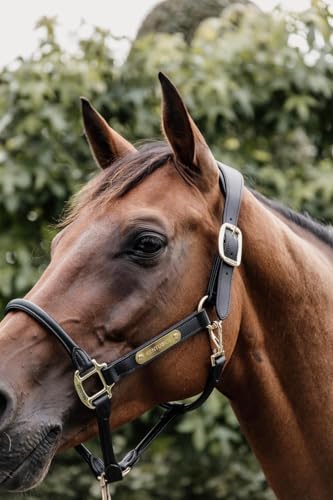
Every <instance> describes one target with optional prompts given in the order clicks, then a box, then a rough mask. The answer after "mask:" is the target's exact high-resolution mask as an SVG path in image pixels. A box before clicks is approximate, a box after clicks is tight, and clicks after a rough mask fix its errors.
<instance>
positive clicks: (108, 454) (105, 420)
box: [5, 162, 243, 500]
mask: <svg viewBox="0 0 333 500" xmlns="http://www.w3.org/2000/svg"><path fill="white" fill-rule="evenodd" d="M217 165H218V168H219V172H220V188H221V191H222V192H223V193H224V195H225V206H224V213H223V221H222V225H221V228H220V232H219V239H218V253H217V255H216V256H215V258H214V262H213V266H212V270H211V274H210V278H209V283H208V287H207V294H206V295H205V296H204V297H203V298H202V299H201V301H200V303H199V306H198V310H197V311H195V312H194V313H192V314H191V315H189V316H187V317H186V318H184V319H183V320H182V321H180V322H179V323H177V324H175V325H172V326H171V327H170V328H168V329H167V330H165V331H163V332H162V333H160V334H159V335H157V336H155V337H154V338H152V339H150V340H149V341H147V342H145V343H144V344H142V345H141V346H140V347H138V348H137V349H134V350H133V351H131V352H129V353H128V354H126V355H125V356H123V357H122V358H120V359H118V360H117V361H114V362H112V363H98V362H97V361H96V360H95V359H92V358H91V357H90V356H89V354H88V353H87V352H86V351H85V350H84V349H82V348H81V347H79V346H78V345H77V344H76V343H75V342H74V341H73V340H72V338H71V337H70V336H69V335H68V334H67V333H66V331H65V330H64V329H63V328H62V327H61V326H60V325H59V323H57V321H55V320H54V319H53V318H52V317H51V316H50V315H49V314H47V313H46V312H45V311H44V310H43V309H41V308H40V307H39V306H37V305H36V304H33V303H32V302H30V301H28V300H25V299H14V300H12V301H11V302H9V303H8V304H7V306H6V309H5V313H6V314H7V313H8V312H10V311H16V310H19V311H23V312H25V313H26V314H28V315H29V316H30V317H32V318H33V319H34V320H36V321H37V322H38V323H39V324H40V325H41V326H43V327H44V328H45V329H46V330H47V331H49V332H50V333H52V334H53V335H54V336H55V337H56V338H57V339H58V340H59V342H60V343H61V344H62V346H63V347H64V349H65V350H66V351H67V353H68V355H69V356H70V358H71V360H72V363H73V365H74V367H75V373H74V387H75V390H76V392H77V394H78V397H79V398H80V400H81V402H82V403H83V404H84V405H85V406H87V407H88V408H89V409H91V410H94V411H95V412H96V418H97V422H98V429H99V439H100V445H101V449H102V455H103V460H101V459H100V458H98V457H96V456H94V455H93V454H92V453H91V452H90V451H89V450H88V449H87V448H86V447H85V446H84V445H83V444H80V445H78V446H77V447H76V450H77V451H78V453H79V454H80V455H81V457H82V458H83V459H84V460H85V461H86V462H87V463H88V465H89V466H90V469H91V470H92V472H93V474H94V475H95V477H96V478H97V479H98V480H99V481H100V487H101V495H102V500H108V499H111V496H110V492H109V489H108V485H109V483H112V482H115V481H119V480H121V479H123V477H125V476H126V475H127V474H128V472H129V471H130V470H131V469H132V467H133V466H134V465H135V464H136V462H137V461H138V460H139V458H140V457H141V455H142V453H143V452H144V451H145V449H146V448H147V447H148V446H149V445H150V444H151V442H152V441H153V440H154V439H155V438H156V437H157V436H158V435H159V434H160V433H161V432H162V431H163V429H164V428H165V427H166V426H167V425H168V424H169V423H170V422H171V421H172V420H174V419H175V418H176V417H177V416H179V415H182V414H184V413H187V412H189V411H192V410H195V409H196V408H198V407H199V406H201V405H202V404H203V403H204V402H205V401H206V400H207V398H208V397H209V396H210V394H211V393H212V391H213V389H214V387H215V385H216V383H217V382H218V381H219V379H220V375H221V373H222V369H223V366H224V363H225V354H224V349H223V337H222V324H223V321H224V319H225V318H226V317H227V316H228V313H229V303H230V295H231V284H232V275H233V271H234V268H235V267H238V266H239V265H240V262H241V256H242V233H241V230H240V229H239V228H238V226H237V222H238V215H239V210H240V205H241V200H242V190H243V177H242V175H241V174H240V173H239V172H237V171H236V170H234V169H232V168H230V167H228V166H227V165H224V164H222V163H220V162H217ZM205 305H210V306H215V309H216V313H217V316H218V318H219V319H218V320H215V321H213V322H212V321H211V320H210V319H209V317H208V314H207V311H206V309H205V308H204V306H205ZM204 329H207V330H208V334H209V340H210V344H211V348H212V355H211V367H210V371H209V375H208V379H207V382H206V385H205V388H204V390H203V392H202V394H201V395H200V396H198V398H197V399H196V400H195V401H193V402H191V403H187V404H186V403H164V404H162V405H161V407H162V408H163V409H164V412H163V413H162V416H161V417H160V419H159V421H158V422H157V423H156V424H155V425H154V427H153V428H152V429H151V430H150V431H149V432H148V433H147V434H146V435H145V436H144V438H143V439H142V440H141V441H140V443H139V444H138V445H137V446H136V447H135V448H134V449H133V450H131V451H129V452H128V453H127V454H126V455H125V457H124V458H123V459H122V460H120V461H119V462H118V461H117V459H116V457H115V454H114V450H113V444H112V435H111V431H110V425H109V419H110V417H111V411H112V388H113V386H114V385H115V384H116V383H117V382H118V381H119V380H121V379H122V378H123V377H125V376H126V375H128V374H129V373H131V372H133V371H135V370H137V369H139V368H141V367H144V366H146V365H147V364H148V363H151V362H152V361H154V360H155V359H156V358H157V357H159V356H161V355H162V354H163V353H164V352H166V351H168V350H169V349H171V348H172V347H173V346H175V345H178V344H179V343H180V342H184V341H185V340H187V339H188V338H190V337H191V336H192V335H195V334H196V333H198V332H200V331H202V330H204ZM91 377H97V378H98V379H99V382H100V384H99V385H100V389H99V390H98V391H97V392H96V393H95V394H89V393H88V392H87V390H86V389H85V382H86V381H87V380H88V379H90V378H91Z"/></svg>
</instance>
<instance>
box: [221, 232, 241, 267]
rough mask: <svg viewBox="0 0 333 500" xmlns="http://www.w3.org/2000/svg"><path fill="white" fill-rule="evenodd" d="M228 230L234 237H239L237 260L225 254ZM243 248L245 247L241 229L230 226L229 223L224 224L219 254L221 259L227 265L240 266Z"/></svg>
mask: <svg viewBox="0 0 333 500" xmlns="http://www.w3.org/2000/svg"><path fill="white" fill-rule="evenodd" d="M227 230H228V231H231V232H232V234H233V236H235V237H237V240H238V248H237V255H236V258H235V259H233V258H231V257H228V256H227V255H226V254H225V247H224V239H225V236H226V232H227ZM242 247H243V236H242V231H241V230H240V229H239V227H237V226H235V225H234V224H229V222H225V223H224V224H222V226H221V228H220V232H219V254H220V257H221V259H222V260H223V261H224V262H225V263H226V264H229V266H232V267H238V266H240V263H241V260H242Z"/></svg>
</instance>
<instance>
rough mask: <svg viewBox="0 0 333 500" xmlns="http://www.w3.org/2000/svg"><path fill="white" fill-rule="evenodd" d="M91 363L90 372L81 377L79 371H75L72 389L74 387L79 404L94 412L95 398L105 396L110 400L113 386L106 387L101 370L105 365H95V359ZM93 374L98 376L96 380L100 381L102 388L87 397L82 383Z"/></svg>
mask: <svg viewBox="0 0 333 500" xmlns="http://www.w3.org/2000/svg"><path fill="white" fill-rule="evenodd" d="M91 361H92V363H93V365H94V366H93V367H92V368H91V369H90V370H88V371H87V372H86V373H84V374H83V375H80V372H79V370H76V372H75V373H74V387H75V390H76V392H77V395H78V396H79V398H80V400H81V402H82V403H83V404H84V405H85V406H87V407H88V408H90V409H91V410H94V409H95V406H94V401H95V400H96V399H97V398H99V397H100V396H103V394H106V395H107V396H108V398H109V399H111V398H112V388H113V386H114V384H112V385H108V384H107V383H106V380H105V378H104V375H103V372H102V370H103V368H106V366H107V364H106V363H101V364H100V363H97V361H96V360H95V359H92V360H91ZM95 374H97V375H98V378H99V380H100V381H101V383H102V385H103V387H102V389H100V390H99V391H98V392H96V393H95V394H92V395H91V396H89V394H87V392H86V390H85V388H84V385H83V382H85V381H86V380H88V379H89V378H90V377H92V376H93V375H95Z"/></svg>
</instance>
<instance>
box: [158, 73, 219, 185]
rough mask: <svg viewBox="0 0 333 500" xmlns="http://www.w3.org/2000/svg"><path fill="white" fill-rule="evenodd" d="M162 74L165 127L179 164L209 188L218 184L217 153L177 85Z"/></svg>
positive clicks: (188, 177)
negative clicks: (208, 142)
mask: <svg viewBox="0 0 333 500" xmlns="http://www.w3.org/2000/svg"><path fill="white" fill-rule="evenodd" d="M158 77H159V80H160V83H161V87H162V92H163V108H162V127H163V131H164V134H165V136H166V138H167V140H168V142H169V143H170V145H171V147H172V149H173V152H174V154H175V158H176V161H177V166H178V168H179V169H180V171H181V173H182V174H183V175H184V177H185V178H187V179H188V180H189V181H190V182H192V183H194V184H196V185H197V186H198V187H199V188H200V189H201V190H203V191H208V190H210V189H211V188H212V187H213V186H214V185H216V184H217V182H218V175H219V174H218V169H217V165H216V161H215V160H214V157H213V154H212V153H211V151H210V149H209V147H208V146H207V143H206V141H205V139H204V138H203V136H202V134H201V132H200V130H199V129H198V127H197V126H196V124H195V123H194V121H193V120H192V118H191V116H190V114H189V113H188V111H187V109H186V106H185V104H184V102H183V100H182V98H181V97H180V95H179V93H178V91H177V89H176V87H175V86H174V85H173V84H172V83H171V82H170V80H169V79H168V78H167V77H166V76H165V75H164V74H163V73H159V75H158Z"/></svg>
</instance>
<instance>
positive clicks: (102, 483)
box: [97, 473, 111, 500]
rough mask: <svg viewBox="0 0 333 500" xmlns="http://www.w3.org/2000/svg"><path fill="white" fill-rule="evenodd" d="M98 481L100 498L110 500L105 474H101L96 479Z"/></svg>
mask: <svg viewBox="0 0 333 500" xmlns="http://www.w3.org/2000/svg"><path fill="white" fill-rule="evenodd" d="M97 479H98V480H99V485H100V488H101V498H102V500H111V493H110V488H109V483H108V482H107V480H106V478H105V474H104V473H103V474H102V475H101V476H99V477H98V478H97Z"/></svg>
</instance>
